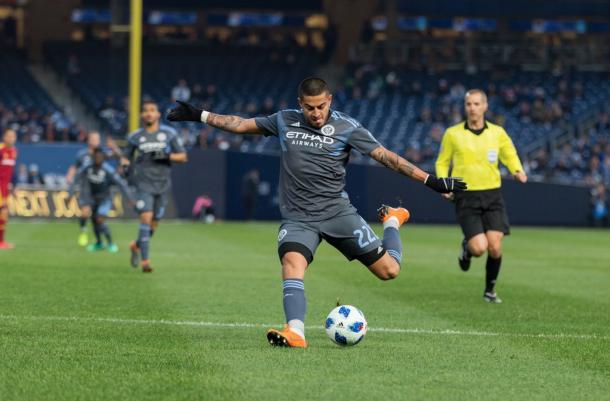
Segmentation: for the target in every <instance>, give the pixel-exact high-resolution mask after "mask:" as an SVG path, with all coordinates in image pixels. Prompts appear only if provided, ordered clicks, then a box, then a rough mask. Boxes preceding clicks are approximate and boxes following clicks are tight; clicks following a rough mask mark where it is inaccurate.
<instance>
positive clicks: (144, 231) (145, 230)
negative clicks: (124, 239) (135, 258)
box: [137, 224, 150, 260]
mask: <svg viewBox="0 0 610 401" xmlns="http://www.w3.org/2000/svg"><path fill="white" fill-rule="evenodd" d="M149 242H150V224H140V230H139V231H138V241H137V244H138V247H140V255H142V260H148V243H149Z"/></svg>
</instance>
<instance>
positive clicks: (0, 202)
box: [0, 128, 17, 249]
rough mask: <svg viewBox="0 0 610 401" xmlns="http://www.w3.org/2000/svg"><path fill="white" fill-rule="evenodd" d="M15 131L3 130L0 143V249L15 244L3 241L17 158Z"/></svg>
mask: <svg viewBox="0 0 610 401" xmlns="http://www.w3.org/2000/svg"><path fill="white" fill-rule="evenodd" d="M16 141H17V133H16V132H15V130H13V129H11V128H7V129H5V130H4V133H3V134H2V142H1V143H0V249H13V248H14V247H15V246H14V245H13V244H11V243H8V242H4V231H5V229H6V224H7V223H8V196H9V189H10V186H11V181H12V179H13V170H14V169H15V162H16V160H17V148H15V142H16Z"/></svg>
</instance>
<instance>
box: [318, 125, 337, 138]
mask: <svg viewBox="0 0 610 401" xmlns="http://www.w3.org/2000/svg"><path fill="white" fill-rule="evenodd" d="M320 131H322V133H323V134H324V135H328V136H332V135H333V134H334V133H335V127H333V126H332V125H330V124H326V125H325V126H323V127H322V128H321V129H320Z"/></svg>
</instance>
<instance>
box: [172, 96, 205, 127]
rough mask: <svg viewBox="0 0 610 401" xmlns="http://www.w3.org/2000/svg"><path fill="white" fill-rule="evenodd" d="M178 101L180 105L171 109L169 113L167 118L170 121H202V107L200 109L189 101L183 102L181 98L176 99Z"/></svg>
mask: <svg viewBox="0 0 610 401" xmlns="http://www.w3.org/2000/svg"><path fill="white" fill-rule="evenodd" d="M176 102H177V103H178V107H176V108H174V109H171V110H170V111H169V113H167V119H168V120H169V121H197V122H198V123H200V122H201V113H203V110H202V109H198V108H196V107H194V106H191V105H190V104H188V103H185V102H181V101H180V100H176Z"/></svg>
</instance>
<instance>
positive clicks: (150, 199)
mask: <svg viewBox="0 0 610 401" xmlns="http://www.w3.org/2000/svg"><path fill="white" fill-rule="evenodd" d="M135 199H136V213H138V214H141V213H144V212H153V220H161V219H162V218H163V215H164V214H165V208H166V207H167V199H168V193H167V192H163V193H160V194H153V193H151V192H146V191H141V190H137V191H136V197H135Z"/></svg>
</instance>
